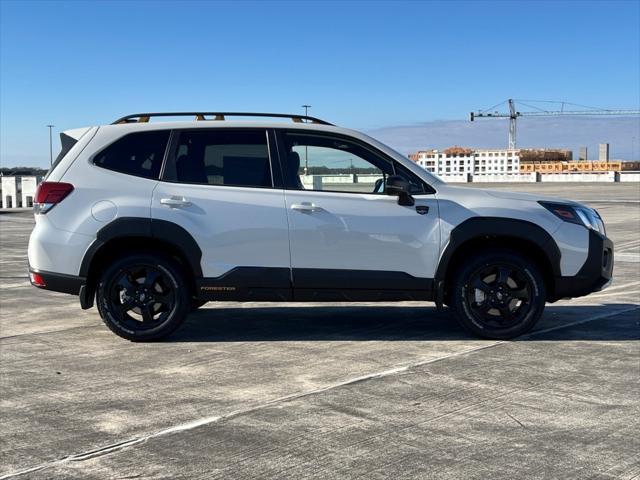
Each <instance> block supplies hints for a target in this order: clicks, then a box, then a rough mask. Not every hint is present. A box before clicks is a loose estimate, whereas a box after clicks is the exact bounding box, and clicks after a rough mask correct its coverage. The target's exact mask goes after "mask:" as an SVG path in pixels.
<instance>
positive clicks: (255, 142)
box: [163, 128, 273, 188]
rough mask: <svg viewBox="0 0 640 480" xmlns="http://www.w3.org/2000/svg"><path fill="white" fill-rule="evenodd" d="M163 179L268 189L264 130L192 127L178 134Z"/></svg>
mask: <svg viewBox="0 0 640 480" xmlns="http://www.w3.org/2000/svg"><path fill="white" fill-rule="evenodd" d="M163 178H164V180H168V181H172V182H179V183H196V184H205V185H225V186H234V187H259V188H271V187H272V186H273V181H272V176H271V164H270V161H269V147H268V144H267V136H266V132H265V131H264V130H228V129H226V128H218V129H211V130H204V129H202V130H191V131H182V132H179V133H178V138H177V142H176V144H175V148H174V149H173V151H172V153H171V154H170V156H169V159H168V161H167V165H166V167H165V172H164V177H163Z"/></svg>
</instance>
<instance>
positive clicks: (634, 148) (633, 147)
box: [631, 137, 636, 161]
mask: <svg viewBox="0 0 640 480" xmlns="http://www.w3.org/2000/svg"><path fill="white" fill-rule="evenodd" d="M635 156H636V137H631V160H632V161H635V159H636V158H635Z"/></svg>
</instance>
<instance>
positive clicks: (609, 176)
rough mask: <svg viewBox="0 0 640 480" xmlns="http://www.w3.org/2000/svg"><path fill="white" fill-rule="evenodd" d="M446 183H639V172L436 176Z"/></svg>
mask: <svg viewBox="0 0 640 480" xmlns="http://www.w3.org/2000/svg"><path fill="white" fill-rule="evenodd" d="M437 176H438V178H440V179H441V180H443V181H444V182H447V183H470V182H472V183H521V182H522V183H536V182H538V183H551V182H558V183H561V182H567V183H573V182H576V183H580V182H589V183H593V182H602V183H614V182H615V183H617V182H640V172H571V173H541V172H525V173H491V174H475V175H474V174H456V175H437Z"/></svg>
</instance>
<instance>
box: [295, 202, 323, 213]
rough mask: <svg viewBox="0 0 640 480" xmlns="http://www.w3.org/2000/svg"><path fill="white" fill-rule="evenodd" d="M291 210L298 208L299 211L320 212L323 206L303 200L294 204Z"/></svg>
mask: <svg viewBox="0 0 640 480" xmlns="http://www.w3.org/2000/svg"><path fill="white" fill-rule="evenodd" d="M291 210H297V211H299V212H320V211H322V207H318V206H317V205H314V204H313V203H310V202H302V203H294V204H292V205H291Z"/></svg>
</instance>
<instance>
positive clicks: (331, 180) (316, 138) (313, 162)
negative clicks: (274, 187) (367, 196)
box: [281, 132, 426, 194]
mask: <svg viewBox="0 0 640 480" xmlns="http://www.w3.org/2000/svg"><path fill="white" fill-rule="evenodd" d="M281 143H282V144H283V149H284V155H282V156H283V160H284V169H285V176H286V177H287V183H288V185H289V188H294V189H296V190H314V191H325V192H345V193H375V194H384V192H385V186H386V180H387V178H388V177H389V176H391V175H401V176H403V177H405V178H407V180H409V181H410V183H411V186H412V193H425V192H426V189H425V186H424V184H423V182H422V181H420V180H419V179H417V177H415V176H414V175H411V174H410V173H409V172H408V171H407V170H406V169H405V168H402V167H401V166H400V165H397V164H395V163H394V162H393V161H391V160H389V159H387V158H385V157H383V156H382V155H379V154H378V153H376V152H374V151H373V150H371V149H369V148H366V147H365V146H363V145H361V144H360V143H357V142H352V141H350V140H346V139H344V138H341V137H332V136H327V135H315V134H307V133H296V132H287V133H284V134H283V135H282V142H281Z"/></svg>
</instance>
